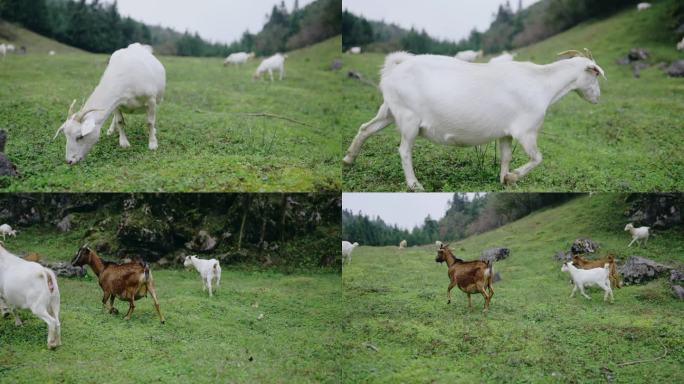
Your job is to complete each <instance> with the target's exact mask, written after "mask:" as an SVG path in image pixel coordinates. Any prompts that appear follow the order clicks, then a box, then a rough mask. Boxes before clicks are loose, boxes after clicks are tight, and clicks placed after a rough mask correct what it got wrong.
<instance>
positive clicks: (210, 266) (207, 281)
mask: <svg viewBox="0 0 684 384" xmlns="http://www.w3.org/2000/svg"><path fill="white" fill-rule="evenodd" d="M183 265H184V266H186V267H190V266H191V265H192V266H193V267H195V269H196V270H197V272H199V274H200V277H201V278H202V290H203V291H205V290H207V289H208V290H209V297H212V296H213V295H214V294H213V293H212V288H211V284H212V283H214V284H216V289H218V287H219V286H220V285H221V265H220V264H219V261H218V260H216V259H210V260H203V259H198V258H197V256H195V255H192V256H186V257H185V262H183Z"/></svg>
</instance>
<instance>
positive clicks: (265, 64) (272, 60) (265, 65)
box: [253, 53, 287, 82]
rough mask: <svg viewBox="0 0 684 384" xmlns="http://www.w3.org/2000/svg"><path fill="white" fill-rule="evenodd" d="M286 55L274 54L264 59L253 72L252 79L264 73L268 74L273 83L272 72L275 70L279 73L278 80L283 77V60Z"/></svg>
mask: <svg viewBox="0 0 684 384" xmlns="http://www.w3.org/2000/svg"><path fill="white" fill-rule="evenodd" d="M286 58H287V55H281V54H280V53H276V54H275V55H273V56H271V57H269V58H268V59H264V61H262V62H261V64H259V67H258V68H257V69H256V71H255V72H254V76H253V77H254V79H255V80H256V79H258V78H260V77H261V75H262V74H263V73H264V72H268V74H269V75H270V76H271V82H272V81H273V71H275V70H277V71H278V72H279V73H280V80H282V79H283V76H285V59H286Z"/></svg>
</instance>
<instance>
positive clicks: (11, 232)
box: [0, 224, 17, 241]
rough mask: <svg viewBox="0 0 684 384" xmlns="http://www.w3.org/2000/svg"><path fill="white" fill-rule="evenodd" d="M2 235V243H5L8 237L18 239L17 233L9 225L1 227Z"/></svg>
mask: <svg viewBox="0 0 684 384" xmlns="http://www.w3.org/2000/svg"><path fill="white" fill-rule="evenodd" d="M0 235H2V241H5V237H6V236H12V237H17V231H16V230H14V229H12V227H11V226H10V225H9V224H3V225H0Z"/></svg>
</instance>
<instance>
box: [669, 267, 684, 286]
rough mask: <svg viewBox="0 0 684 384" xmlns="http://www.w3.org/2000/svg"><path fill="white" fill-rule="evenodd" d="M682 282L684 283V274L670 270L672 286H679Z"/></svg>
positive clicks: (676, 270)
mask: <svg viewBox="0 0 684 384" xmlns="http://www.w3.org/2000/svg"><path fill="white" fill-rule="evenodd" d="M681 281H684V273H682V271H680V270H678V269H674V268H673V269H671V270H670V283H672V284H677V283H679V282H681Z"/></svg>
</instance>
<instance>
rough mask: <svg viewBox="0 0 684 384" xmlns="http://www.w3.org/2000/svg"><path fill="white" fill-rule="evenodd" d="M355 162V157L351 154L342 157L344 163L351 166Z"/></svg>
mask: <svg viewBox="0 0 684 384" xmlns="http://www.w3.org/2000/svg"><path fill="white" fill-rule="evenodd" d="M353 163H354V159H352V158H351V156H349V155H347V156H345V157H344V159H342V164H343V165H346V166H348V167H351V165H352V164H353Z"/></svg>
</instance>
